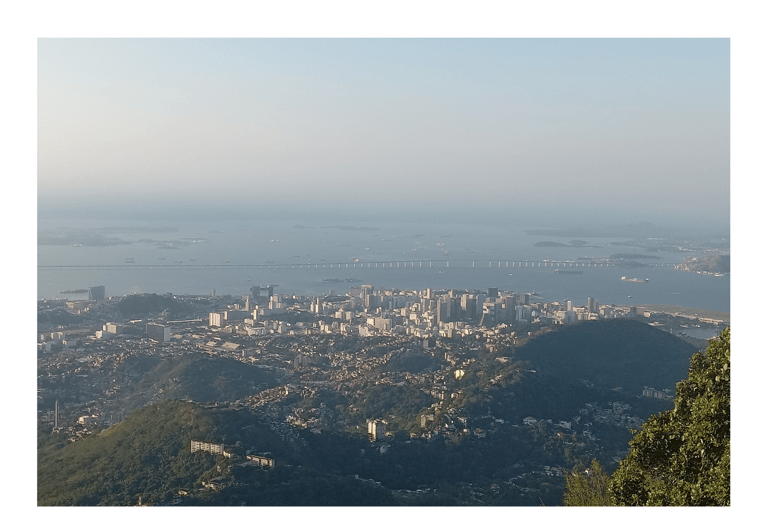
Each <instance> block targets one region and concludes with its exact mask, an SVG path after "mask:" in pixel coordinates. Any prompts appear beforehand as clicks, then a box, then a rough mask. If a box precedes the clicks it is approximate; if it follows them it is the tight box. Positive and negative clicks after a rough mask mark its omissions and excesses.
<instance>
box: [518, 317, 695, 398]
mask: <svg viewBox="0 0 768 512" xmlns="http://www.w3.org/2000/svg"><path fill="white" fill-rule="evenodd" d="M693 352H694V348H693V347H691V346H690V345H689V344H688V343H686V342H684V341H682V340H681V339H680V338H678V337H676V336H673V335H671V334H669V333H667V332H664V331H661V330H659V329H656V328H654V327H651V326H650V325H647V324H644V323H641V322H634V321H628V320H616V321H604V322H582V323H580V324H577V325H575V326H573V327H571V328H568V329H560V330H557V331H554V332H550V333H547V334H545V335H543V336H540V337H538V338H536V339H535V341H532V342H530V343H528V344H527V345H525V346H524V347H522V348H520V349H519V350H518V351H517V357H519V358H520V359H522V360H526V361H529V362H530V363H531V365H532V367H533V368H534V369H535V370H537V371H540V372H545V373H547V374H549V375H551V376H552V377H556V376H560V377H561V378H563V379H569V380H578V381H580V380H586V381H588V382H590V383H591V384H594V385H595V386H596V387H599V388H607V389H614V388H621V389H622V390H623V391H625V392H626V393H629V394H631V395H639V394H641V393H642V391H643V387H644V386H650V387H653V388H656V389H665V388H669V389H674V388H675V384H676V383H677V382H678V381H679V380H680V378H681V377H682V376H684V375H685V372H686V369H687V368H688V361H689V359H690V357H691V354H693ZM661 353H663V354H664V357H657V356H654V354H661Z"/></svg>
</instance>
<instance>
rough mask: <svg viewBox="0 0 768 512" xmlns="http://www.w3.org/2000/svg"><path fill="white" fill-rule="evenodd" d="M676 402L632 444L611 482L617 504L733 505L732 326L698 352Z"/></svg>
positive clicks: (655, 419) (650, 423) (636, 436)
mask: <svg viewBox="0 0 768 512" xmlns="http://www.w3.org/2000/svg"><path fill="white" fill-rule="evenodd" d="M674 403H675V407H674V409H673V410H670V411H666V412H664V413H661V414H659V415H654V416H652V417H651V418H650V419H649V420H648V421H646V422H645V424H644V425H643V427H642V430H640V431H639V432H638V433H637V434H636V435H635V437H634V439H632V441H631V442H630V450H629V453H628V455H627V457H626V458H625V459H624V460H623V461H622V462H621V463H620V465H619V468H618V469H617V470H616V471H615V472H614V473H613V475H612V477H611V482H610V485H609V492H610V494H612V496H613V498H614V499H615V500H616V504H617V505H630V506H639V505H646V506H729V505H730V502H731V486H730V467H731V456H730V453H731V450H730V448H731V415H730V408H731V333H730V328H726V329H725V330H724V331H723V332H722V333H721V334H720V335H719V336H718V337H716V338H714V339H713V340H711V341H710V344H709V346H708V347H707V349H706V352H704V353H701V352H698V353H696V354H694V355H693V357H692V358H691V364H690V370H689V371H688V379H687V380H685V381H682V382H680V383H679V384H678V385H677V393H676V397H675V402H674Z"/></svg>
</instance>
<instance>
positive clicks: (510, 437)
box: [38, 320, 694, 506]
mask: <svg viewBox="0 0 768 512" xmlns="http://www.w3.org/2000/svg"><path fill="white" fill-rule="evenodd" d="M274 343H275V344H276V345H278V344H279V343H281V341H280V339H278V338H275V340H274ZM370 343H375V340H363V339H360V340H354V339H352V338H350V339H344V340H341V339H340V340H339V341H338V343H334V344H335V345H336V346H337V349H340V348H341V347H342V346H347V349H349V350H363V349H365V348H366V347H367V346H372V347H374V350H378V347H375V346H374V345H368V344H370ZM446 346H448V345H446ZM452 350H454V351H456V352H457V353H458V352H459V351H460V350H461V347H460V346H458V345H457V346H456V347H454V348H451V347H449V348H443V349H440V350H436V351H435V353H436V354H437V355H436V356H434V357H433V356H428V355H426V354H427V353H425V352H424V351H423V350H422V349H421V348H420V347H419V344H418V343H415V342H414V346H413V348H408V349H404V350H402V351H401V352H400V353H398V354H397V355H395V356H394V357H392V358H390V359H389V360H388V361H387V362H386V363H384V364H382V365H380V366H378V367H375V368H372V369H370V370H369V372H368V375H366V376H364V377H361V378H359V379H355V380H354V381H350V382H349V383H345V384H343V385H339V386H326V387H310V386H298V385H296V386H294V387H278V384H280V383H281V380H280V377H279V376H278V375H276V374H275V373H272V372H270V371H266V370H264V369H261V368H257V367H254V366H251V365H247V364H244V363H239V362H237V361H232V360H227V359H224V358H207V357H202V356H194V357H192V356H190V357H178V358H170V359H160V358H152V357H144V358H143V359H142V358H134V359H130V365H131V366H130V369H131V370H130V371H131V373H132V374H133V375H135V381H134V383H133V384H132V385H133V386H134V387H132V388H131V387H126V388H125V389H126V391H125V392H126V395H124V396H121V398H122V399H125V400H130V399H131V398H133V397H135V400H136V402H135V403H136V404H139V403H142V401H143V403H146V401H147V400H150V398H151V397H157V396H158V395H157V393H158V391H157V390H158V389H162V390H163V391H162V394H161V395H160V396H161V397H163V398H174V399H176V400H167V401H161V402H158V403H152V404H151V405H148V406H146V407H145V408H143V409H141V410H138V411H136V412H134V413H133V414H131V415H130V416H128V417H127V418H126V419H125V420H124V421H123V422H121V423H118V424H116V425H114V426H113V427H111V428H110V429H107V430H104V431H101V432H99V433H97V434H93V435H91V436H89V437H87V438H85V439H83V440H81V441H77V442H74V443H71V444H70V443H67V441H66V440H65V439H63V438H62V436H60V435H56V434H50V433H49V431H45V430H41V431H40V432H39V441H38V505H97V504H102V505H133V504H136V503H138V501H139V498H141V501H142V503H156V504H170V503H171V502H173V501H174V500H181V501H180V504H183V505H240V504H245V505H397V504H401V505H435V506H436V505H527V506H534V505H541V504H545V505H559V504H561V503H562V500H563V493H564V491H565V479H564V478H563V476H562V474H558V473H557V471H556V470H557V468H561V467H568V468H570V467H574V466H578V465H582V466H585V465H587V464H589V461H591V460H593V459H596V460H598V461H599V463H600V464H601V465H602V467H606V468H607V469H613V468H615V462H613V460H614V458H617V460H618V458H620V457H624V455H625V454H626V451H627V448H628V443H629V441H630V440H631V438H632V434H631V432H630V430H629V428H628V425H627V423H626V421H627V420H626V417H627V416H636V417H639V418H638V426H639V424H640V423H642V420H644V419H645V418H648V417H649V416H650V415H651V414H654V413H658V412H659V411H661V410H664V409H666V408H668V407H669V405H670V402H665V401H661V400H656V399H651V398H642V397H639V396H638V395H639V394H640V393H641V392H642V389H643V386H652V387H655V388H656V389H663V388H664V387H673V386H674V383H675V382H677V381H678V380H680V379H682V378H684V377H685V371H686V368H687V366H688V361H689V359H690V357H691V354H692V353H693V351H694V349H693V347H691V346H690V345H687V344H685V343H684V342H682V341H681V340H679V339H678V338H676V337H674V336H671V335H669V334H666V333H663V332H661V331H659V330H657V329H654V328H652V327H649V326H647V325H645V324H642V323H640V322H635V321H628V320H617V321H603V322H586V323H582V324H577V325H574V326H569V327H563V328H560V329H555V330H553V331H551V332H547V333H545V334H541V335H539V336H537V337H534V338H532V339H530V340H529V341H528V342H527V343H524V344H522V345H517V346H513V345H499V348H498V350H496V351H494V352H488V351H486V350H478V351H476V353H474V354H473V356H472V357H471V358H468V359H466V363H462V365H461V370H462V371H461V372H459V373H458V374H457V373H455V369H454V368H452V367H451V366H449V365H448V363H446V362H445V361H446V359H445V357H444V356H445V355H449V351H452ZM622 355H623V357H622ZM127 364H128V363H126V365H127ZM125 368H128V366H126V367H125ZM398 372H414V373H415V375H417V376H418V378H412V379H404V378H397V375H398ZM462 372H463V373H462ZM266 389H270V391H269V392H268V393H272V391H271V390H275V391H274V393H272V395H270V396H271V397H272V398H270V399H269V400H268V401H266V402H260V404H261V405H258V407H254V408H251V407H246V406H244V405H243V404H244V403H245V402H243V401H240V402H238V403H235V401H236V400H241V399H242V398H244V397H246V396H253V395H256V394H257V393H259V391H262V390H266ZM260 396H261V395H260ZM178 399H192V400H194V401H195V402H186V401H179V400H178ZM214 401H218V402H220V403H222V405H221V406H220V407H213V406H211V405H210V403H211V402H214ZM199 402H208V405H204V404H202V403H199ZM224 402H229V403H224ZM616 404H622V406H626V407H628V408H629V409H626V410H623V413H622V414H618V413H617V414H613V413H611V412H610V411H611V410H615V407H616ZM611 407H614V409H611ZM606 411H608V412H606ZM422 416H424V418H425V420H424V426H423V427H422V421H421V420H422ZM622 416H623V417H622ZM286 417H290V419H291V423H293V425H295V426H291V425H289V424H288V422H286ZM372 418H382V419H384V420H386V421H387V434H388V435H387V436H386V437H385V439H384V440H379V441H376V442H371V441H369V440H368V438H367V435H366V425H365V422H366V420H368V419H372ZM412 435H413V436H415V437H412ZM191 439H201V440H205V441H211V442H216V443H224V444H225V445H226V446H227V447H228V448H230V449H231V450H232V452H233V453H235V454H236V455H239V456H243V455H245V453H246V451H248V450H250V451H251V452H252V453H259V454H267V453H268V454H269V455H268V456H269V457H272V458H274V459H275V460H276V462H277V466H276V467H275V468H273V469H263V468H258V467H254V466H247V465H241V464H242V463H243V462H244V460H243V459H242V458H237V457H235V458H232V459H226V458H224V457H223V456H221V455H216V456H214V455H210V454H201V453H195V454H192V453H190V451H189V441H190V440H191ZM181 490H184V491H186V493H185V494H184V495H183V496H181V495H180V494H179V493H180V491H181Z"/></svg>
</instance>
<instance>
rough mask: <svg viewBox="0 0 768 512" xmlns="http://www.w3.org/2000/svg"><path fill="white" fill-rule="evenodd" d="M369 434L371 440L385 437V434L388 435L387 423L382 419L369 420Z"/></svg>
mask: <svg viewBox="0 0 768 512" xmlns="http://www.w3.org/2000/svg"><path fill="white" fill-rule="evenodd" d="M368 435H369V436H370V438H371V441H376V440H379V439H384V436H386V435H387V425H386V424H385V423H384V422H383V421H382V420H370V421H368Z"/></svg>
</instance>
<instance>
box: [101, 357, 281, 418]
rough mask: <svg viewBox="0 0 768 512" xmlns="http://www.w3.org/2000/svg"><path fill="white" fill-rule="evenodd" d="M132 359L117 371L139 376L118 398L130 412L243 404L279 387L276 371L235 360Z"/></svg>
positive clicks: (194, 358) (213, 358) (199, 358)
mask: <svg viewBox="0 0 768 512" xmlns="http://www.w3.org/2000/svg"><path fill="white" fill-rule="evenodd" d="M135 359H136V358H134V359H129V360H127V361H126V363H125V364H124V365H123V366H121V367H118V368H117V370H116V371H118V372H120V371H123V369H125V370H127V369H128V368H130V370H131V371H132V372H133V373H134V375H136V378H135V381H134V383H133V384H131V385H129V386H126V387H125V389H123V390H122V391H121V392H120V393H119V394H118V395H117V398H119V399H122V400H123V401H124V402H125V404H126V405H125V406H126V408H127V409H128V410H133V409H137V408H140V407H143V406H144V405H146V404H147V403H150V402H152V401H155V400H158V399H163V400H167V399H177V400H185V399H188V400H194V401H196V402H225V401H233V400H240V399H242V398H244V397H246V396H249V395H253V394H256V393H258V392H259V391H262V390H264V389H267V388H271V387H274V386H276V385H277V384H278V382H279V380H280V378H281V376H280V375H279V374H278V373H277V372H276V370H271V369H267V368H263V367H257V366H253V365H248V364H245V363H242V362H240V361H236V360H234V359H228V358H223V357H211V356H207V355H201V354H194V355H193V354H189V355H183V356H179V357H174V358H150V357H143V358H140V359H141V360H140V361H136V360H135Z"/></svg>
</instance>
